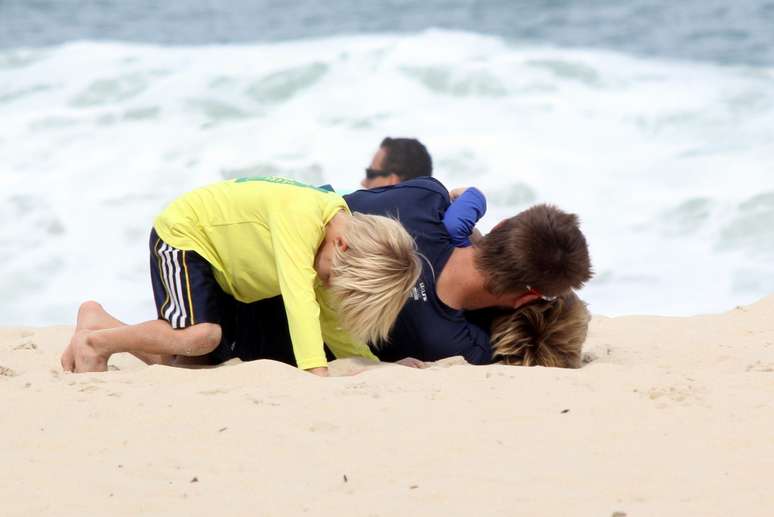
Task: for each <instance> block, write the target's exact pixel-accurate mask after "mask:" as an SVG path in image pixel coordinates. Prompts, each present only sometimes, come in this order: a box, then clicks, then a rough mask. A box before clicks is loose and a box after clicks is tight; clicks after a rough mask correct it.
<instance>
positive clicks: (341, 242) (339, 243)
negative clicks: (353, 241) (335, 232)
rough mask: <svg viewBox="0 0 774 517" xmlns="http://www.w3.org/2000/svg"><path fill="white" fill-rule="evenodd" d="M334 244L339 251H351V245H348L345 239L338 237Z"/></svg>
mask: <svg viewBox="0 0 774 517" xmlns="http://www.w3.org/2000/svg"><path fill="white" fill-rule="evenodd" d="M333 244H334V245H335V246H336V247H337V248H338V249H339V251H347V250H348V249H349V244H347V241H346V239H344V237H341V236H339V237H336V238H335V239H334V240H333Z"/></svg>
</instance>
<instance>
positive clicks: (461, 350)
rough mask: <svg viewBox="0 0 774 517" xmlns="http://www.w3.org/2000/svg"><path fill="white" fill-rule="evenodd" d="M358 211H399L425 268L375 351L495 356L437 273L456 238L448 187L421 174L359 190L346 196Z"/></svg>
mask: <svg viewBox="0 0 774 517" xmlns="http://www.w3.org/2000/svg"><path fill="white" fill-rule="evenodd" d="M344 200H345V201H346V202H347V204H348V205H349V208H350V210H352V211H353V212H362V213H365V214H375V215H387V216H392V217H396V218H398V219H399V220H400V222H401V224H402V225H403V226H404V227H405V228H406V230H407V231H408V232H409V233H410V234H411V236H412V237H414V239H415V240H416V243H417V247H418V248H419V252H420V253H421V254H422V255H423V256H424V257H425V259H427V260H423V261H422V262H423V264H422V273H421V275H420V277H419V280H418V281H417V284H416V285H415V286H414V289H413V290H412V292H411V295H410V296H409V299H408V302H407V303H406V305H405V307H403V310H402V311H401V313H400V315H399V316H398V319H397V321H396V322H395V327H394V328H393V330H392V332H391V334H390V341H389V342H388V343H383V344H382V345H381V347H380V348H379V349H374V350H373V351H374V353H375V354H376V355H377V356H378V357H379V359H381V360H382V361H397V360H400V359H403V358H404V357H415V358H417V359H420V360H423V361H437V360H438V359H443V358H445V357H452V356H455V355H461V356H463V357H464V358H465V360H466V361H468V362H469V363H472V364H489V363H491V362H492V350H491V347H490V345H489V335H488V333H487V332H485V331H484V330H482V329H481V328H480V327H478V326H477V325H475V324H473V323H470V322H468V321H467V320H466V319H465V315H464V312H463V311H461V310H455V309H452V308H450V307H449V306H447V305H446V304H444V303H443V302H442V301H441V300H439V299H438V296H437V295H436V292H435V284H436V279H437V277H438V276H439V275H440V274H441V271H442V270H443V268H444V266H445V265H446V262H447V261H448V260H449V256H451V253H452V251H454V244H452V241H451V237H450V236H449V233H448V232H447V231H446V227H445V226H444V223H443V217H444V214H445V212H446V209H447V208H448V207H449V193H448V192H447V190H446V188H445V187H444V186H443V185H442V184H441V183H440V182H439V181H438V180H436V179H434V178H430V177H423V178H417V179H414V180H410V181H406V182H402V183H399V184H398V185H395V186H392V187H382V188H375V189H370V190H358V191H356V192H353V193H352V194H348V195H345V196H344Z"/></svg>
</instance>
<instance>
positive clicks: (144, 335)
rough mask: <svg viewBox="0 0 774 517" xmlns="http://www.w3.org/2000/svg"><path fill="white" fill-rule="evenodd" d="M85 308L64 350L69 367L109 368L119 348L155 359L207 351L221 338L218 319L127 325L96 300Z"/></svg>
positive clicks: (81, 369) (78, 369)
mask: <svg viewBox="0 0 774 517" xmlns="http://www.w3.org/2000/svg"><path fill="white" fill-rule="evenodd" d="M81 309H82V310H81V311H79V316H78V325H77V326H76V330H75V334H73V337H72V340H71V341H70V345H69V346H68V347H67V350H65V352H64V354H62V367H63V368H64V369H65V370H67V371H76V372H90V371H91V372H96V371H105V370H107V361H108V359H109V358H110V356H111V355H112V354H115V353H118V352H129V353H132V354H134V355H136V356H137V357H140V358H141V359H143V360H146V359H149V360H150V361H151V362H154V361H155V362H158V361H161V360H163V359H164V358H165V357H169V356H173V355H184V356H189V357H190V356H199V355H205V354H208V353H210V352H212V351H213V350H214V349H215V348H216V347H217V345H218V343H219V342H220V338H221V330H220V325H216V324H214V323H200V324H197V325H194V326H192V327H188V328H185V329H177V330H176V329H173V328H172V327H171V326H170V325H169V323H168V322H166V321H164V320H153V321H146V322H145V323H140V324H138V325H126V324H124V323H122V322H120V321H119V320H117V319H115V318H113V317H112V316H110V314H108V313H107V312H106V311H105V310H104V309H103V308H102V307H101V306H100V305H99V304H97V303H96V302H86V303H85V304H83V305H82V306H81ZM114 325H115V326H114ZM88 327H92V328H88ZM94 327H96V328H94Z"/></svg>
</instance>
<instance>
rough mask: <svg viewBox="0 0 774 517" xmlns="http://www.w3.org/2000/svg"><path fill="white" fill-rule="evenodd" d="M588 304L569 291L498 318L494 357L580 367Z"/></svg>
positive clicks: (494, 329)
mask: <svg viewBox="0 0 774 517" xmlns="http://www.w3.org/2000/svg"><path fill="white" fill-rule="evenodd" d="M590 319H591V314H589V311H588V309H587V308H586V304H585V303H584V302H583V300H581V299H580V298H578V296H577V295H576V294H575V293H573V292H572V291H570V293H569V294H566V295H564V296H560V297H559V298H557V299H556V300H554V301H550V302H548V301H544V300H538V301H536V302H533V303H530V304H528V305H525V306H524V307H520V308H518V309H516V310H515V311H513V312H511V313H509V314H506V315H504V316H500V317H498V318H495V320H494V321H493V322H492V336H491V344H492V353H493V356H494V359H495V360H499V361H502V362H503V363H505V364H512V365H520V366H553V367H557V368H580V366H581V350H582V348H583V342H584V341H586V334H587V332H588V328H589V320H590Z"/></svg>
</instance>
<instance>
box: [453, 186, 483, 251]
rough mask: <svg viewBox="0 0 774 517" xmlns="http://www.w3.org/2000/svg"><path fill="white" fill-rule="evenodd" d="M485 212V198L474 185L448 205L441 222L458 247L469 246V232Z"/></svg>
mask: <svg viewBox="0 0 774 517" xmlns="http://www.w3.org/2000/svg"><path fill="white" fill-rule="evenodd" d="M485 213H486V198H485V197H484V194H483V193H482V192H481V191H480V190H478V189H477V188H475V187H471V188H469V189H467V190H466V191H465V192H463V193H462V195H461V196H460V197H459V198H457V200H456V201H455V202H454V203H452V204H451V205H449V208H448V209H447V210H446V214H445V215H444V216H443V224H444V226H446V231H447V232H449V236H451V239H452V243H453V244H454V245H455V246H456V247H458V248H464V247H467V246H470V234H471V232H472V231H473V228H474V227H475V226H476V223H477V222H478V220H479V219H481V218H482V217H483V216H484V214H485Z"/></svg>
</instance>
